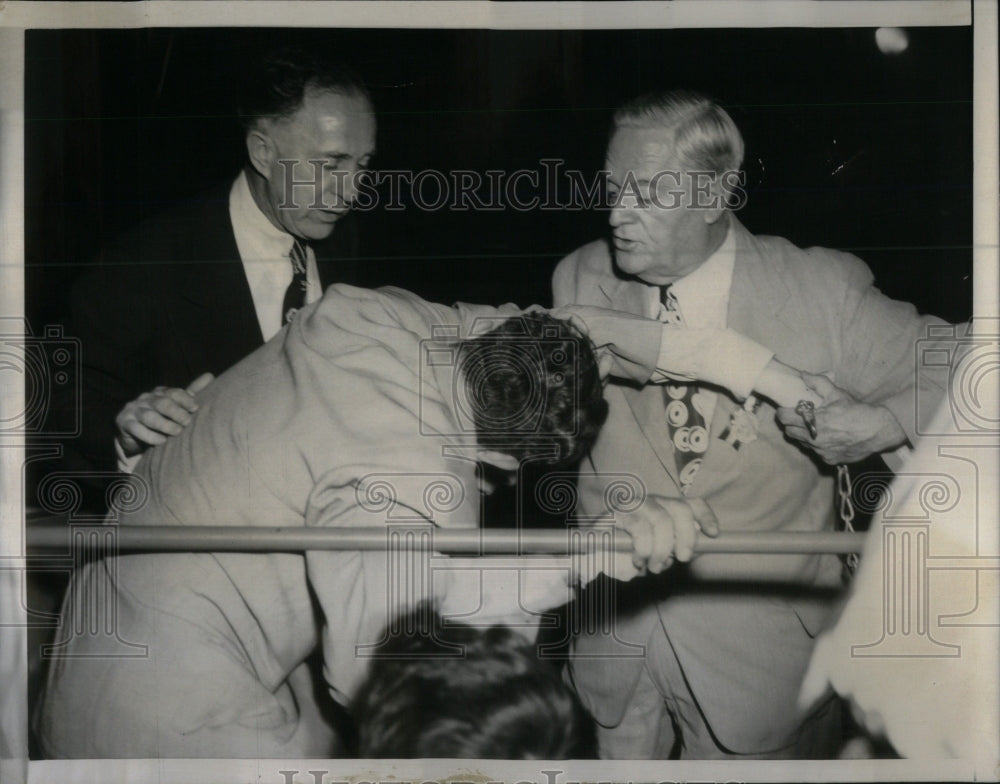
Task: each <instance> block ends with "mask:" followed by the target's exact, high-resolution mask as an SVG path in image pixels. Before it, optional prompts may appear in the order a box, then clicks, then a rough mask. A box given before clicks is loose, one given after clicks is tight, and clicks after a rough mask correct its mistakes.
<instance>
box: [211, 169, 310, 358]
mask: <svg viewBox="0 0 1000 784" xmlns="http://www.w3.org/2000/svg"><path fill="white" fill-rule="evenodd" d="M229 217H230V219H231V220H232V222H233V233H234V234H235V235H236V247H237V248H238V249H239V252H240V259H241V260H242V262H243V271H244V273H246V276H247V283H249V284H250V294H251V296H252V297H253V306H254V310H256V311H257V322H258V323H259V324H260V331H261V334H263V336H264V340H265V341H268V340H270V339H271V338H273V337H274V336H275V335H277V334H278V331H279V330H280V329H281V317H282V303H283V301H284V298H285V291H286V289H287V288H288V286H289V284H290V283H291V282H292V262H291V258H290V256H289V254H290V253H291V251H292V245H293V243H294V242H295V239H294V238H293V237H292V235H291V234H288V233H286V232H284V231H282V230H281V229H279V228H278V227H277V226H275V225H274V224H273V223H271V221H270V220H268V218H267V216H266V215H264V213H263V212H261V211H260V207H258V206H257V202H255V201H254V198H253V194H252V193H250V185H249V183H248V182H247V177H246V173H245V172H240V176H239V177H237V178H236V182H234V183H233V187H232V189H231V190H230V191H229ZM306 255H307V261H306V283H307V288H306V304H308V303H310V302H315V301H316V300H318V299H319V298H320V296H322V294H323V287H322V285H321V284H320V281H319V271H318V270H317V268H316V257H315V255H314V254H313V251H312V248H309V247H308V246H307V248H306Z"/></svg>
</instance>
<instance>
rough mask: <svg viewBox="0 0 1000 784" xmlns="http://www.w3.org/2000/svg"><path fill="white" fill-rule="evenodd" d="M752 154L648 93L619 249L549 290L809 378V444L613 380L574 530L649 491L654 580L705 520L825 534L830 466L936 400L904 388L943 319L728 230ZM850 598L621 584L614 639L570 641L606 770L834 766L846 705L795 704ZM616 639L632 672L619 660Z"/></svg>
mask: <svg viewBox="0 0 1000 784" xmlns="http://www.w3.org/2000/svg"><path fill="white" fill-rule="evenodd" d="M742 156H743V140H742V137H741V136H740V133H739V130H738V129H737V128H736V126H735V124H734V123H733V121H732V120H731V118H730V117H729V115H728V114H726V112H725V111H724V110H723V109H722V108H721V107H719V106H718V105H716V104H714V103H713V102H711V101H709V100H708V99H706V98H704V97H702V96H698V95H693V94H688V93H666V94H659V95H653V96H646V97H644V98H641V99H637V100H636V101H635V102H633V103H631V104H629V105H627V106H626V107H624V108H623V109H621V110H619V111H618V112H617V114H616V115H615V126H614V131H613V133H612V137H611V140H610V142H609V147H608V153H607V165H606V168H607V169H608V170H609V173H610V174H609V183H610V190H611V191H615V193H612V194H610V195H611V198H612V200H613V206H612V209H611V215H610V223H611V228H612V232H613V242H612V243H609V242H607V241H605V240H601V241H598V242H592V243H590V244H588V245H585V246H583V247H582V248H579V249H578V250H576V251H575V252H573V253H572V254H570V255H569V256H568V257H567V258H565V259H564V260H563V261H562V262H561V263H560V264H559V266H558V268H557V269H556V271H555V275H554V279H553V288H554V298H555V303H556V305H557V306H559V305H564V304H569V303H580V304H585V305H594V306H600V307H605V308H614V309H616V310H621V311H627V312H630V313H635V314H638V315H644V316H648V317H659V318H661V320H664V321H675V322H678V323H680V324H682V325H684V326H686V327H687V328H693V329H704V328H724V327H726V328H731V329H735V330H737V331H738V332H741V333H743V334H744V335H747V336H748V337H750V338H752V339H754V340H756V341H757V342H759V343H760V344H762V345H764V346H765V347H767V348H768V349H770V350H772V351H774V352H775V356H776V358H777V359H779V360H781V361H783V362H785V363H787V364H789V365H792V366H794V367H798V368H801V369H803V370H805V371H808V372H809V373H810V374H813V375H809V376H807V383H808V384H809V385H810V386H811V387H812V388H813V389H814V390H815V391H816V392H817V393H818V395H819V398H820V399H821V400H822V403H821V404H820V405H818V406H817V407H816V409H815V420H816V421H815V422H814V423H813V424H814V425H815V427H816V430H815V432H813V433H810V432H809V431H808V429H807V426H806V422H805V421H804V417H803V416H802V415H801V414H800V413H799V412H797V411H796V410H795V408H794V407H789V408H775V407H774V406H772V405H771V404H769V403H767V402H766V401H762V402H759V403H758V402H756V401H755V400H754V398H753V397H752V396H751V397H749V398H747V399H746V400H745V401H741V400H739V399H738V398H737V397H736V396H732V395H729V394H728V393H726V392H725V391H724V390H720V389H718V388H712V387H707V386H696V387H693V388H692V387H690V386H689V387H685V386H684V385H683V384H676V385H673V386H671V387H668V389H667V393H666V394H664V392H663V390H662V389H661V388H659V387H656V386H650V385H647V386H645V387H638V388H636V387H630V386H628V385H624V384H620V383H616V382H612V383H610V384H609V385H608V387H607V390H606V393H605V397H606V399H607V401H608V403H609V405H610V412H609V416H608V421H607V423H606V425H605V427H604V429H603V430H602V432H601V434H600V436H599V437H598V440H597V442H596V443H595V445H594V448H593V450H592V452H591V456H590V459H589V461H584V464H583V468H582V470H581V479H580V488H579V489H580V503H579V506H580V510H579V512H580V513H581V514H582V515H584V516H587V515H590V514H592V513H594V512H593V510H601V509H603V499H604V490H605V486H606V485H607V480H602V475H603V474H614V475H620V474H621V473H629V474H633V475H635V476H638V477H640V478H641V480H642V482H643V485H644V487H645V488H646V491H647V494H648V496H647V500H646V502H645V504H644V505H643V507H642V509H640V510H638V511H637V512H635V513H633V514H632V515H631V517H635V516H639V517H641V518H642V519H641V520H640V521H639V523H637V522H636V521H635V520H627V521H625V524H626V526H627V527H629V528H630V530H631V531H633V535H634V532H635V531H637V530H638V529H637V525H639V524H641V525H642V526H644V527H645V529H646V531H647V532H646V534H645V538H646V540H647V541H650V542H652V543H653V544H652V545H651V547H650V548H648V549H649V550H650V551H651V557H650V559H649V565H650V571H659V570H660V569H661V568H662V567H663V565H664V564H666V565H669V564H670V563H671V562H672V561H673V560H674V559H675V558H676V560H687V559H688V558H690V553H689V552H687V553H683V554H682V553H681V552H680V550H679V548H678V545H677V543H679V542H689V541H691V539H692V538H693V537H694V536H695V535H696V528H697V526H698V524H699V522H700V521H701V520H702V519H703V518H707V517H710V516H713V515H714V518H716V519H717V521H718V527H719V530H720V531H722V532H727V531H737V532H744V531H774V532H781V531H826V530H832V529H833V527H834V525H835V521H834V478H835V474H834V472H833V471H832V470H831V469H830V468H829V467H828V466H827V465H824V463H827V464H830V465H835V464H841V463H851V462H854V461H857V460H860V459H863V458H865V457H867V456H869V455H872V454H879V453H889V452H893V451H895V450H897V449H900V448H905V447H906V444H907V442H908V441H909V440H912V439H913V438H915V434H914V428H915V422H916V419H915V415H914V411H913V408H914V402H915V400H919V401H922V402H928V403H929V404H930V405H933V401H935V400H940V399H941V396H942V395H943V389H941V388H939V387H938V388H932V387H931V386H930V382H929V381H928V380H926V379H922V380H920V382H919V383H921V384H922V385H924V384H926V385H928V386H926V387H922V392H924V393H925V394H922V395H917V394H915V383H917V382H916V381H915V371H914V362H915V360H914V356H915V353H914V345H915V342H916V341H917V339H918V338H920V337H921V336H922V335H923V334H924V333H925V331H926V327H927V325H929V324H932V323H937V324H940V323H941V322H939V321H936V320H932V319H929V318H922V317H920V316H918V314H917V312H916V310H915V309H914V308H913V307H912V306H911V305H907V304H905V303H901V302H894V301H892V300H890V299H888V298H887V297H885V296H884V295H882V294H881V293H880V292H879V291H878V290H877V289H876V288H875V287H874V286H873V285H872V275H871V272H870V271H869V270H868V268H867V267H866V266H865V265H864V264H863V263H862V262H861V261H860V260H859V259H857V258H855V257H853V256H850V255H848V254H845V253H840V252H837V251H832V250H827V249H821V248H811V249H808V250H801V249H799V248H797V247H795V246H794V245H792V244H791V243H789V242H788V241H786V240H783V239H780V238H776V237H763V236H753V235H751V234H750V233H749V232H748V231H747V230H746V229H745V228H744V227H743V226H742V225H741V224H740V223H739V221H738V220H736V218H735V216H734V215H733V214H732V211H731V210H730V209H729V200H730V198H731V197H732V196H733V188H732V186H734V185H736V184H737V182H738V181H737V180H736V179H735V178H734V177H733V175H735V174H738V170H739V166H740V164H741V162H742ZM824 373H829V374H832V380H831V379H830V378H828V377H826V376H824V375H820V374H824ZM741 403H742V404H741ZM783 405H786V406H787V405H788V404H787V403H785V404H783ZM793 406H794V404H793ZM702 527H704V526H703V525H702ZM692 529H695V530H692ZM840 584H841V569H840V564H839V563H838V561H837V558H836V557H834V556H832V555H818V554H811V555H809V554H802V555H780V554H778V555H743V556H739V557H737V556H720V555H704V556H701V557H698V558H695V559H693V560H692V561H691V563H690V564H689V565H685V566H683V567H681V568H674V569H673V570H671V573H670V575H669V577H668V579H667V580H666V581H663V582H660V581H657V580H655V579H653V580H650V581H649V582H647V583H646V585H645V587H643V586H642V584H641V583H633V584H630V585H629V594H630V600H629V601H630V603H629V604H628V606H627V607H626V606H625V605H622V606H620V607H619V608H618V613H617V615H616V618H615V628H616V636H614V637H613V636H610V635H603V636H602V635H581V636H579V637H578V638H577V640H576V642H575V647H574V651H573V653H574V658H573V660H572V662H571V667H570V674H571V676H572V678H573V682H574V684H575V685H576V687H577V689H578V690H579V692H580V694H581V696H582V698H583V700H584V703H585V704H586V705H587V706H588V707H589V708H590V709H591V711H592V712H593V714H594V716H595V718H596V719H597V721H598V723H599V724H600V725H601V728H600V730H599V744H600V753H601V755H602V756H603V757H616V758H662V757H667V756H669V755H672V754H679V755H680V756H681V757H684V758H753V757H769V758H779V757H813V756H820V757H821V756H827V755H830V754H831V753H835V751H836V748H837V743H838V741H839V739H840V733H839V719H838V715H837V714H838V711H837V709H836V705H835V704H834V703H831V702H830V701H829V700H826V701H823V702H821V703H820V704H819V705H817V706H816V707H815V708H813V709H812V710H811V711H810V712H809V713H806V712H804V711H802V710H800V709H799V708H798V707H797V705H796V696H797V693H798V688H799V684H800V682H801V679H802V675H803V673H804V671H805V667H806V665H807V663H808V661H809V656H810V653H811V651H812V648H813V638H814V636H815V635H816V633H817V632H818V631H819V630H820V629H821V628H822V626H823V624H824V622H825V620H826V618H827V615H828V613H829V609H830V606H831V603H830V601H829V599H830V597H831V596H833V595H836V592H837V588H838V587H839V586H840ZM620 640H624V641H627V642H630V643H633V644H636V645H642V646H644V651H645V654H644V656H642V657H638V658H636V657H633V658H621V657H616V656H615V655H614V654H615V652H616V651H617V650H620V648H619V647H618V646H620V642H619V641H620Z"/></svg>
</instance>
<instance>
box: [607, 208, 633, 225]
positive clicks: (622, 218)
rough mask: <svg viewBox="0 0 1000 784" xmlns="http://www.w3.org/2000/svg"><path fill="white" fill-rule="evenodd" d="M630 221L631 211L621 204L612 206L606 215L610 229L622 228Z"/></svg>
mask: <svg viewBox="0 0 1000 784" xmlns="http://www.w3.org/2000/svg"><path fill="white" fill-rule="evenodd" d="M630 220H632V210H631V209H629V208H628V207H624V206H622V205H621V204H619V205H613V206H612V207H611V211H610V212H609V213H608V223H610V224H611V226H612V228H618V227H619V226H624V225H625V224H626V223H628V222H629V221H630Z"/></svg>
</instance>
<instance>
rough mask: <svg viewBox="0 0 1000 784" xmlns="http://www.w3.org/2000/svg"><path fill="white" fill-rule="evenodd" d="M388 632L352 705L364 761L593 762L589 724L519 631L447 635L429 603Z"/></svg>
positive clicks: (457, 628)
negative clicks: (566, 760) (575, 760)
mask: <svg viewBox="0 0 1000 784" xmlns="http://www.w3.org/2000/svg"><path fill="white" fill-rule="evenodd" d="M390 629H392V630H393V631H394V632H395V630H401V631H399V633H390V634H388V636H387V637H386V639H385V642H383V643H382V644H381V645H380V646H379V648H378V649H377V651H376V653H375V656H374V657H373V658H372V662H371V665H370V668H369V671H368V675H367V677H366V679H365V682H364V684H363V685H362V687H361V690H360V691H359V693H358V696H357V698H356V700H355V701H354V705H353V710H352V713H353V714H354V717H355V721H356V723H357V753H358V756H359V757H360V758H366V759H412V758H420V757H428V758H457V759H571V758H575V759H582V758H589V757H592V756H593V749H594V734H593V733H594V729H593V724H592V721H591V719H590V717H589V716H588V715H587V713H586V711H585V710H584V708H583V706H582V705H581V704H580V702H579V700H578V699H577V698H576V695H575V694H574V693H573V692H572V691H571V690H570V689H569V687H568V686H566V684H565V683H563V681H562V680H561V679H560V677H559V673H558V671H557V670H556V668H555V667H554V666H553V665H552V664H549V663H547V662H545V661H540V660H539V659H538V657H537V655H536V653H535V649H534V646H533V645H532V644H531V643H530V642H528V641H527V640H526V639H525V638H524V637H522V636H520V635H519V634H518V633H517V632H515V631H514V630H513V629H510V628H508V627H506V626H492V627H489V628H485V629H482V628H475V627H472V626H466V625H464V624H461V625H459V624H455V625H452V624H449V625H448V626H444V624H443V623H442V619H441V616H440V615H439V614H438V613H437V612H435V610H434V608H432V607H431V606H430V605H428V604H426V603H425V604H422V605H420V606H418V607H417V609H415V610H414V611H413V612H411V613H409V614H407V615H404V616H403V617H401V618H397V619H396V622H395V623H393V624H391V625H390Z"/></svg>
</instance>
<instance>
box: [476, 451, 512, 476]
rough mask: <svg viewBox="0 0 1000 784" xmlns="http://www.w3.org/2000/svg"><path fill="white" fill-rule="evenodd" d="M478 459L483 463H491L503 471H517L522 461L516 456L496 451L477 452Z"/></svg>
mask: <svg viewBox="0 0 1000 784" xmlns="http://www.w3.org/2000/svg"><path fill="white" fill-rule="evenodd" d="M476 459H477V460H479V461H480V462H483V463H489V464H490V465H491V466H494V467H495V468H499V469H500V470H501V471H517V467H518V466H519V465H521V461H520V460H518V459H517V458H516V457H514V455H508V454H507V453H506V452H497V451H496V450H495V449H479V450H477V451H476Z"/></svg>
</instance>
